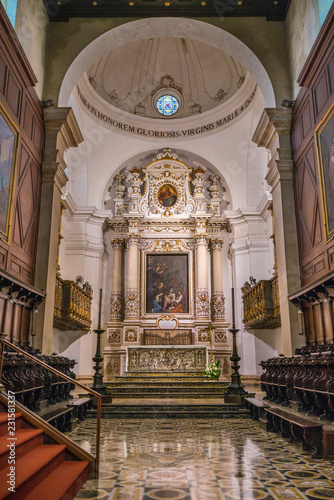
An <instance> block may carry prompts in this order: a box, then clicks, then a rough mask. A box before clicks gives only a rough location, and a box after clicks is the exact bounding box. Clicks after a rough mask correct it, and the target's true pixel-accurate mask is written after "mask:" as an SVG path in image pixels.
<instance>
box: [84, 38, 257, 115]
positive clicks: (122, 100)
mask: <svg viewBox="0 0 334 500" xmlns="http://www.w3.org/2000/svg"><path fill="white" fill-rule="evenodd" d="M246 74H247V71H246V69H245V68H244V67H243V66H242V65H241V64H240V63H239V62H238V61H237V60H236V59H235V58H233V57H231V56H230V55H228V54H226V53H225V52H224V51H223V50H221V49H218V48H216V47H213V46H211V45H208V44H206V43H203V42H200V41H198V40H192V39H188V38H149V39H145V40H141V41H136V42H133V43H128V44H126V45H123V46H121V47H118V48H116V49H114V50H112V51H110V52H108V53H107V54H104V55H103V56H102V57H101V58H99V59H98V60H97V61H96V62H95V63H94V64H93V65H92V66H91V67H90V68H89V70H88V71H87V76H88V79H89V82H90V84H91V86H92V90H95V92H96V93H97V94H98V95H99V96H100V97H101V98H102V99H104V100H105V101H107V102H108V104H111V105H113V106H115V107H116V108H118V109H120V110H122V111H126V112H127V113H131V114H136V115H139V116H145V117H147V118H164V117H163V115H161V114H160V113H159V112H158V111H157V109H156V106H155V103H156V100H157V98H158V97H159V96H160V95H162V94H171V95H173V96H175V97H176V98H177V99H178V100H179V103H180V107H179V110H178V112H177V113H176V114H175V117H177V118H183V117H188V116H192V115H194V114H199V113H204V112H206V111H209V110H211V109H213V108H215V107H217V106H219V105H221V104H223V103H225V102H227V101H228V100H229V99H230V98H231V97H232V96H233V95H235V94H236V93H237V92H238V90H239V89H240V88H241V87H242V85H243V83H244V81H245V77H246Z"/></svg>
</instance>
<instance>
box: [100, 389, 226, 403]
mask: <svg viewBox="0 0 334 500" xmlns="http://www.w3.org/2000/svg"><path fill="white" fill-rule="evenodd" d="M108 395H109V396H111V397H112V398H114V399H115V398H116V399H138V398H140V399H143V398H144V399H200V400H201V401H204V400H205V399H212V398H214V399H217V398H218V399H221V398H222V397H224V392H222V391H219V392H217V393H212V392H208V393H199V392H196V393H189V392H187V393H184V394H181V393H179V392H174V391H173V392H169V393H166V392H153V393H150V392H146V391H143V392H135V391H133V392H132V391H131V392H124V393H121V394H120V393H118V392H108Z"/></svg>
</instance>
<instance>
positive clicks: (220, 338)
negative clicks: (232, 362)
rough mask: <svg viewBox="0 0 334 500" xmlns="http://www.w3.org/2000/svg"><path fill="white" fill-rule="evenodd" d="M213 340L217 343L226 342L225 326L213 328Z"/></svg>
mask: <svg viewBox="0 0 334 500" xmlns="http://www.w3.org/2000/svg"><path fill="white" fill-rule="evenodd" d="M215 341H216V342H217V343H219V344H226V342H227V331H226V328H216V329H215Z"/></svg>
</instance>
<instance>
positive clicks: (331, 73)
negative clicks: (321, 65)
mask: <svg viewBox="0 0 334 500" xmlns="http://www.w3.org/2000/svg"><path fill="white" fill-rule="evenodd" d="M328 81H329V89H330V93H331V94H332V92H333V91H334V50H333V51H332V53H331V55H330V57H329V61H328Z"/></svg>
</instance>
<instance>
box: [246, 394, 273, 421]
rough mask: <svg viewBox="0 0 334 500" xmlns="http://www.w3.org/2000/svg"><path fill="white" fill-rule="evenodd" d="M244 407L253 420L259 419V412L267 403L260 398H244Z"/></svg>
mask: <svg viewBox="0 0 334 500" xmlns="http://www.w3.org/2000/svg"><path fill="white" fill-rule="evenodd" d="M245 407H246V409H247V410H249V412H250V414H251V417H252V419H253V420H259V418H260V416H261V414H262V413H263V411H264V410H265V408H268V407H269V405H268V403H266V402H265V401H262V400H261V399H255V398H245Z"/></svg>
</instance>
